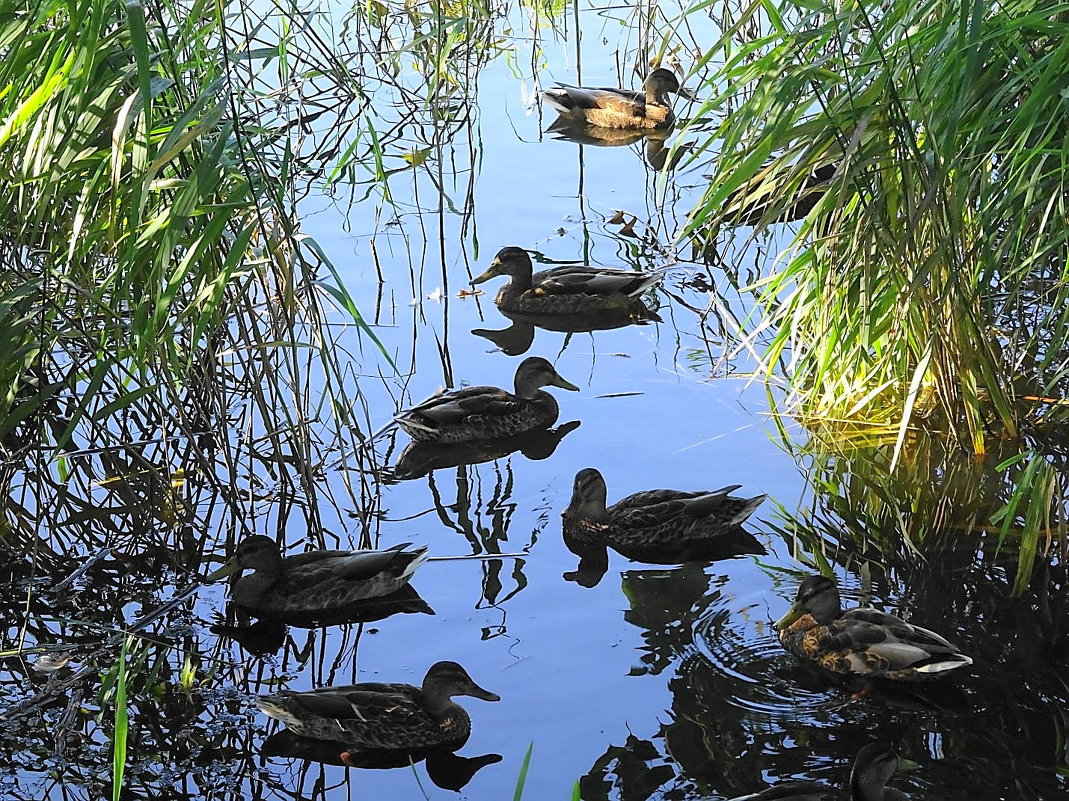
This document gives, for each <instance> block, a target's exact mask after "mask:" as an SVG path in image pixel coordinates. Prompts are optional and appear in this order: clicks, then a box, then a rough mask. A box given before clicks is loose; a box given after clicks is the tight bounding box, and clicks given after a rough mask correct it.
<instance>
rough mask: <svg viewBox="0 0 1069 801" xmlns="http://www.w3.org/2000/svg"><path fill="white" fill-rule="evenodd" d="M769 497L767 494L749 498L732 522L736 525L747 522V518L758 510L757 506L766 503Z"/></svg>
mask: <svg viewBox="0 0 1069 801" xmlns="http://www.w3.org/2000/svg"><path fill="white" fill-rule="evenodd" d="M767 497H768V496H767V495H756V496H754V497H753V498H747V499H746V500H745V501H744V502H743V504H742V506H741V507H739V511H737V512H736V513H735V514H734V515H733V516H732V518H731V522H732V523H734V524H736V525H738V524H740V523H744V522H746V519H747V518H748V517H749V516H750V515H752V514H753V513H754V512H756V511H757V507H758V506H760V505H761V504H762V503H764V502H765V498H767Z"/></svg>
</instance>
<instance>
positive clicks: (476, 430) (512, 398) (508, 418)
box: [394, 356, 579, 442]
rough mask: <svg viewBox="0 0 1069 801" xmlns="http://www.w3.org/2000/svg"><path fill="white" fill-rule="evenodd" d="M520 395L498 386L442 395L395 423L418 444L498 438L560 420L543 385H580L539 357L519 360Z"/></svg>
mask: <svg viewBox="0 0 1069 801" xmlns="http://www.w3.org/2000/svg"><path fill="white" fill-rule="evenodd" d="M514 384H515V390H516V391H515V392H506V391H505V390H503V389H499V388H498V387H465V388H463V389H455V390H453V391H452V392H443V393H441V394H439V395H435V396H434V397H433V398H430V399H429V400H426V401H424V402H423V403H421V404H419V405H418V406H413V407H412V408H411V409H406V410H405V411H403V412H400V413H399V414H398V415H397V416H396V417H394V419H395V420H396V421H397V424H398V425H399V426H401V428H403V429H404V430H405V432H406V433H407V434H408V435H409V436H410V437H412V439H414V440H415V441H416V442H467V441H469V440H474V439H496V438H499V437H509V436H513V435H515V434H520V433H522V432H524V431H531V430H533V429H537V428H549V427H550V426H551V425H553V424H554V423H555V422H556V421H557V416H558V415H559V414H560V409H559V407H558V406H557V401H556V400H554V398H553V396H552V395H550V394H549V393H548V392H543V391H542V390H541V388H542V387H548V386H553V387H561V388H562V389H569V390H572V391H574V392H578V391H579V387H577V386H575V385H574V384H570V383H569V382H567V381H565V380H564V379H563V378H561V376H560V375H558V373H557V371H556V370H555V369H553V365H552V364H550V363H549V362H548V361H546V360H545V359H543V358H541V357H540V356H532V357H530V358H527V359H524V360H523V361H522V362H520V366H519V367H517V368H516V377H515V379H514Z"/></svg>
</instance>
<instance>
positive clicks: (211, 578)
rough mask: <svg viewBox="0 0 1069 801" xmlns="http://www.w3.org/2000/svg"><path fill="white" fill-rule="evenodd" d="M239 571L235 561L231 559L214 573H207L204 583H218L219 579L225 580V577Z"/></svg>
mask: <svg viewBox="0 0 1069 801" xmlns="http://www.w3.org/2000/svg"><path fill="white" fill-rule="evenodd" d="M239 570H241V568H240V567H238V563H237V561H236V560H233V559H231V560H230V561H229V562H225V563H224V564H223V566H222V567H221V568H219V569H218V570H216V571H215V572H214V573H209V574H208V575H207V576H205V577H204V583H205V584H212V583H214V582H216V581H219V580H220V579H224V578H226V577H227V576H232V575H234V574H235V573H237V572H238V571H239Z"/></svg>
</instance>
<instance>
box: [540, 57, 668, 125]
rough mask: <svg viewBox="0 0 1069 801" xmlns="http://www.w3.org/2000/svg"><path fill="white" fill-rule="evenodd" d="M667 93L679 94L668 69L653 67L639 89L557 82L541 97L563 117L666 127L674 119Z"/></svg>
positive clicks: (615, 123) (603, 122) (601, 122)
mask: <svg viewBox="0 0 1069 801" xmlns="http://www.w3.org/2000/svg"><path fill="white" fill-rule="evenodd" d="M670 92H676V93H681V87H680V84H679V79H678V78H676V76H675V74H673V73H672V71H671V70H666V69H663V68H659V69H655V70H654V71H653V72H651V73H650V74H649V75H648V76H646V80H645V81H643V83H642V91H641V92H635V91H633V90H631V89H618V88H614V87H598V88H587V87H583V86H571V85H570V84H566V83H560V82H558V83H557V86H556V88H553V89H547V90H545V91H544V92H542V98H543V99H544V100H545V101H546V102H547V103H549V105H551V106H552V107H553V108H554V109H556V110H557V113H559V114H560V115H561V116H562V117H568V118H570V119H577V120H578V119H582V120H586V121H587V122H588V123H590V124H591V125H596V126H598V127H600V128H667V127H669V126H670V125H671V124H672V122H673V121H674V120H675V115H674V114H673V113H672V105H671V101H670V100H669V99H668V94H669V93H670Z"/></svg>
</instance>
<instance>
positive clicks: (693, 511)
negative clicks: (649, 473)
mask: <svg viewBox="0 0 1069 801" xmlns="http://www.w3.org/2000/svg"><path fill="white" fill-rule="evenodd" d="M738 488H739V485H737V484H736V485H731V486H727V487H721V488H720V489H718V490H709V491H696V492H693V491H692V492H687V491H682V490H646V491H643V492H636V493H634V494H633V495H628V496H627V497H626V498H623V499H621V500H620V501H618V502H617V503H615V504H613V505H612V506H606V494H607V489H606V485H605V479H604V478H603V477H602V475H601V473H600V472H598V471H597V470H595V469H594V468H587V469H585V470H580V471H579V473H577V474H576V476H575V483H574V485H573V489H572V498H571V502H570V503H569V504H568V508H567V509H565V510H564V513H563V514H562V518H563V533H564V543H565V545H567V547H568V550H570V551H571V552H572V553H574V554H576V555H577V556H579V557H580V562H579V569H578V570H577V571H576V572H574V573H568V574H565V578H566V579H568V580H569V581H576V582H578V583H579V584H581V585H582V586H584V587H593V586H594V585H596V584H597V583H598V582H599V581H600V580H601V577H602V576H603V575H604V574H605V572H606V570H608V552H607V548H612V549H613V550H614V551H616V552H617V553H619V554H621V555H622V556H625V557H627V558H628V559H631V560H634V561H638V562H648V563H651V564H680V563H682V562H691V561H698V562H712V561H716V560H718V559H727V558H730V557H733V556H740V555H742V554H763V553H765V549H764V548H763V547H762V546H761V544H760V543H759V542H758V541H757V540H756V539H755V538H754V536H753V535H752V534H750V533H749V532H747V531H745V530H744V529H743V528H742V526H741V524H742V523H743V522H744V521H745V520H746V519H747V518H748V517H750V515H752V514H753V513H754V511H756V509H757V507H758V506H760V505H761V503H762V502H763V501H764V499H765V496H764V495H758V496H755V497H753V498H738V497H736V496H734V495H731V494H730V493H732V492H733V491H734V490H736V489H738Z"/></svg>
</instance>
